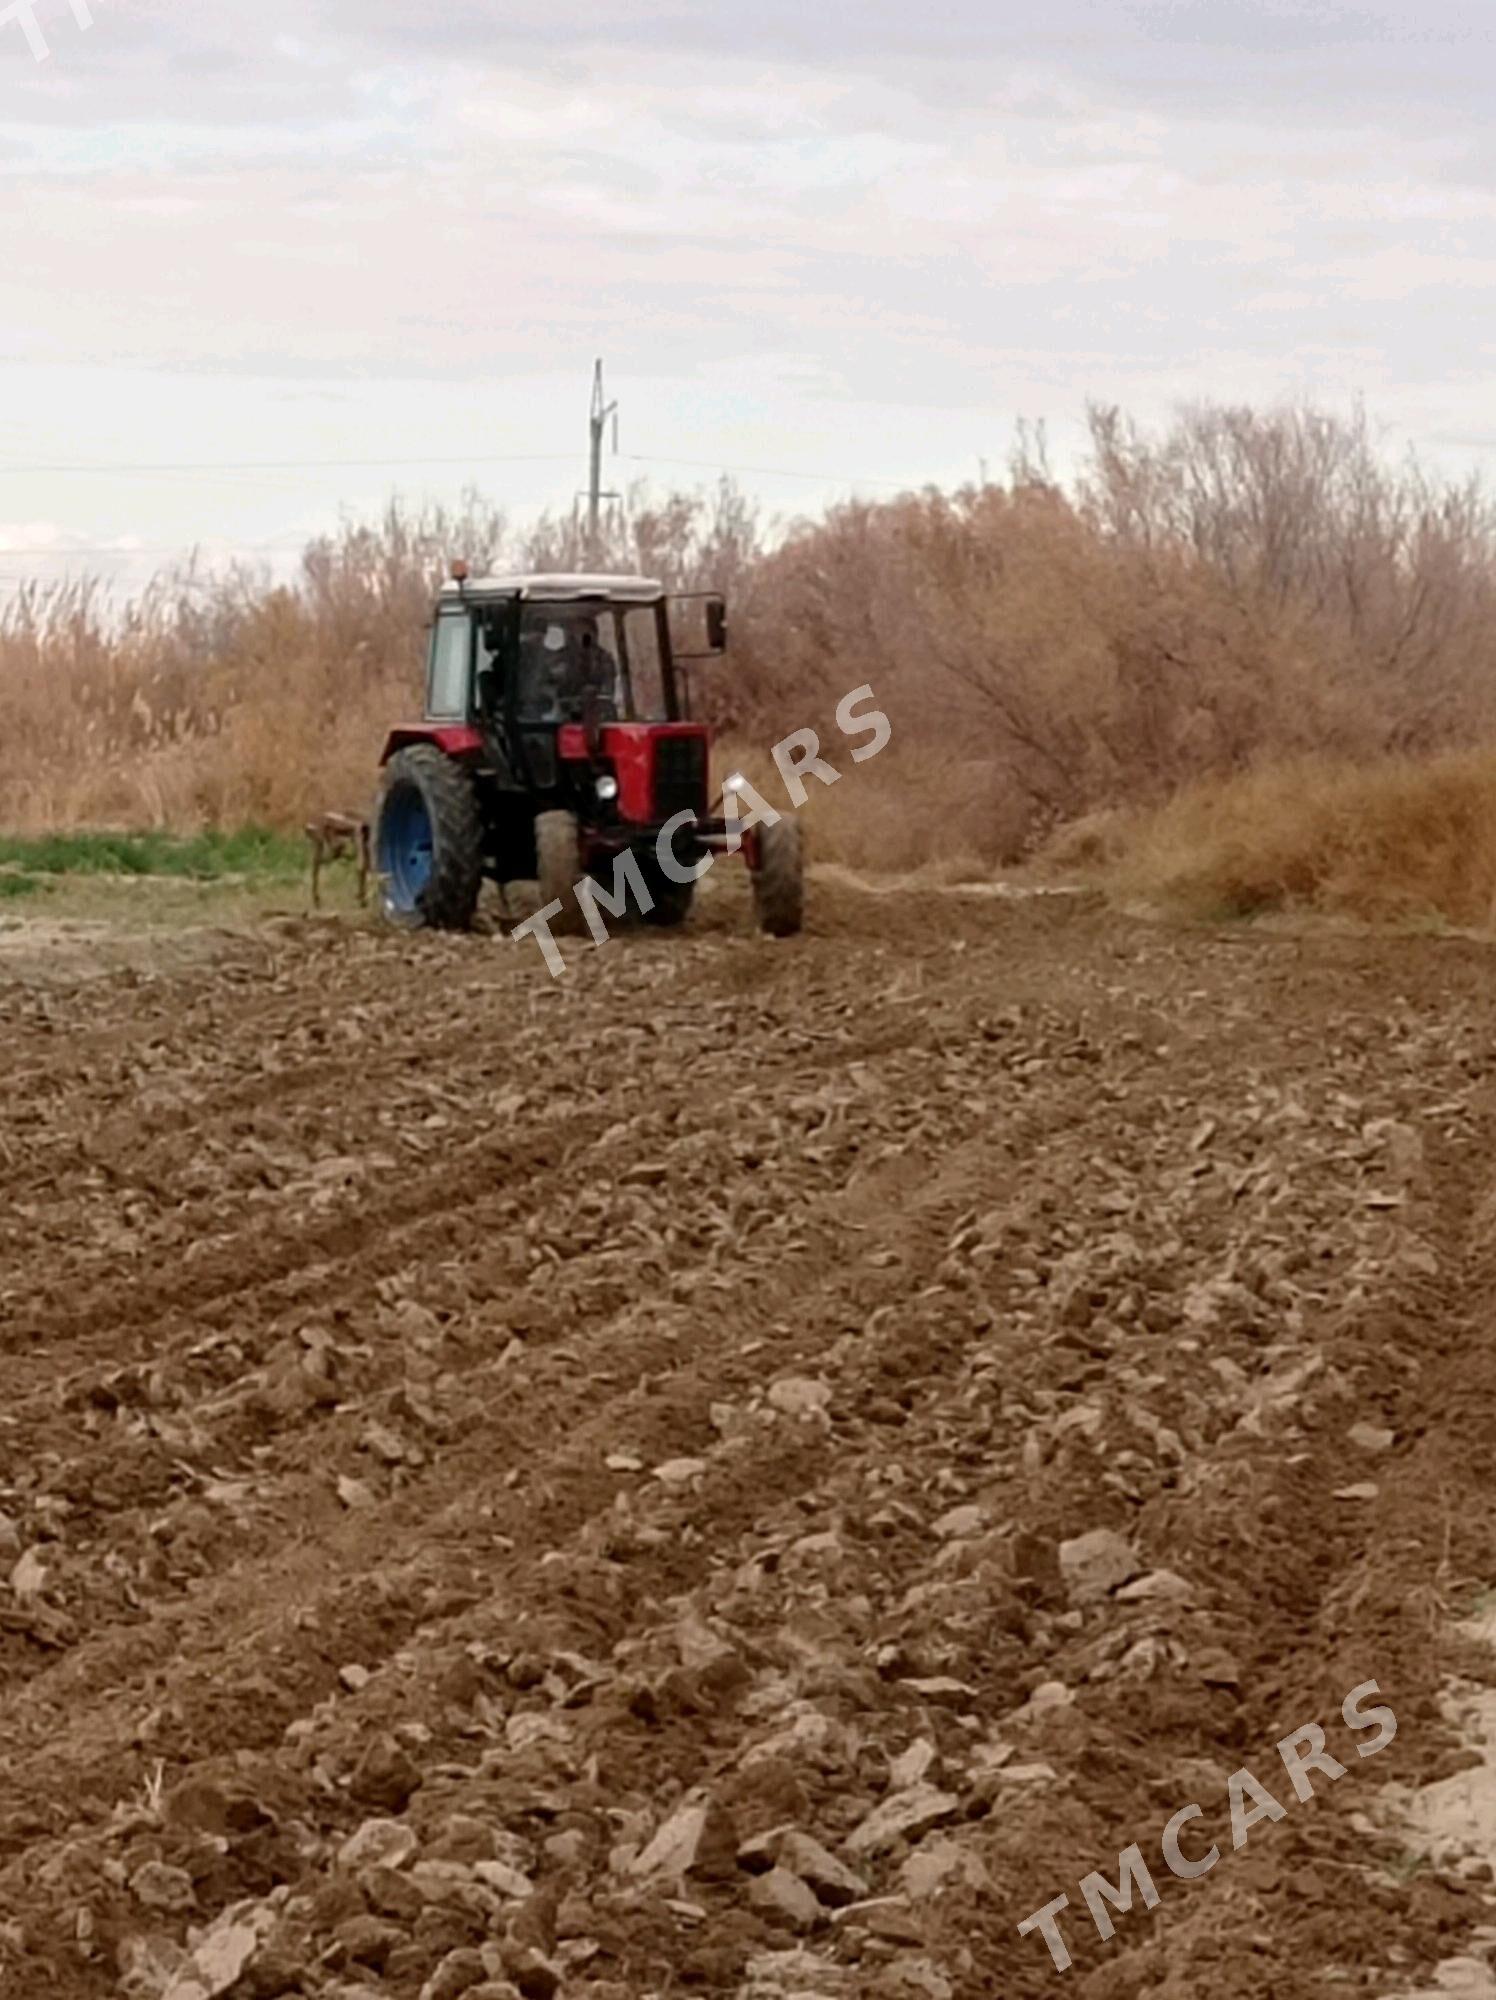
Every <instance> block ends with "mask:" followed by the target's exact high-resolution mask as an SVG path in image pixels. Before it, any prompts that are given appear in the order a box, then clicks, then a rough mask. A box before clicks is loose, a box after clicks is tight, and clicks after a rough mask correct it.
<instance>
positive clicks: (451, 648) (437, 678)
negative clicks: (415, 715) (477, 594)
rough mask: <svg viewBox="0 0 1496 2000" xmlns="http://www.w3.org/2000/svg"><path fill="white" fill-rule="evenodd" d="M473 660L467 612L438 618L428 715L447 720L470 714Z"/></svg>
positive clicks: (432, 659)
mask: <svg viewBox="0 0 1496 2000" xmlns="http://www.w3.org/2000/svg"><path fill="white" fill-rule="evenodd" d="M471 661H472V626H471V624H470V623H469V620H468V615H467V613H466V611H461V612H456V613H449V614H448V615H447V616H446V617H442V618H438V619H437V621H436V630H435V631H434V632H433V633H432V635H431V676H430V679H429V681H428V683H427V689H426V713H427V714H428V715H429V716H431V717H433V718H441V719H444V720H446V719H450V718H452V717H459V718H460V717H465V716H466V715H467V705H468V668H469V666H470V664H471Z"/></svg>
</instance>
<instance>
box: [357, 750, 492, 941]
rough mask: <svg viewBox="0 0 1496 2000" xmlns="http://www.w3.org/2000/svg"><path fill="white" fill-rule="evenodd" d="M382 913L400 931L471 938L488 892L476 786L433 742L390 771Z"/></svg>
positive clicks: (379, 839)
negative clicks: (480, 901)
mask: <svg viewBox="0 0 1496 2000" xmlns="http://www.w3.org/2000/svg"><path fill="white" fill-rule="evenodd" d="M374 865H375V867H376V868H377V869H378V871H379V876H380V899H379V900H380V907H381V909H382V911H383V913H384V916H385V919H386V921H387V922H389V923H392V924H394V925H396V926H397V928H399V929H400V930H422V929H427V930H442V931H465V930H467V929H469V928H470V927H471V925H472V921H473V913H474V911H475V910H476V909H477V907H478V891H479V890H480V889H481V887H482V886H483V823H482V819H481V817H480V815H479V812H478V799H477V795H476V793H475V792H474V789H473V781H472V779H471V778H470V777H469V775H468V773H467V772H466V771H465V770H463V768H462V766H461V765H460V764H454V763H453V761H452V759H451V758H450V757H448V756H447V755H446V754H445V753H444V752H443V751H441V750H438V749H437V748H436V747H435V746H434V745H433V744H430V743H417V744H413V745H412V746H411V747H410V748H409V749H408V750H399V751H397V752H396V753H395V755H394V756H393V757H391V759H390V761H389V763H388V764H386V766H385V769H384V784H383V787H382V789H381V791H380V795H379V805H378V808H377V811H376V814H375V824H374Z"/></svg>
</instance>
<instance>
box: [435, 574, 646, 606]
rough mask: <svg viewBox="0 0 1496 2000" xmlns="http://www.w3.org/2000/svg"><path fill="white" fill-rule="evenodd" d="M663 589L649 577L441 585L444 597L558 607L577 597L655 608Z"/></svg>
mask: <svg viewBox="0 0 1496 2000" xmlns="http://www.w3.org/2000/svg"><path fill="white" fill-rule="evenodd" d="M664 595H665V586H664V584H662V583H657V582H655V580H654V579H653V578H652V577H648V576H599V575H584V574H569V573H566V572H554V573H551V574H544V575H528V576H521V575H513V576H475V577H470V578H469V579H468V580H467V582H466V583H461V584H458V583H444V584H443V585H442V596H443V597H526V598H534V599H538V600H539V601H541V602H543V603H559V602H561V601H563V600H569V599H571V598H577V597H598V598H609V599H614V600H616V601H618V602H619V603H623V604H655V603H657V602H658V601H659V599H660V598H662V597H663V596H664Z"/></svg>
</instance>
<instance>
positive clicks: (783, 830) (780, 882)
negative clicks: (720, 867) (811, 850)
mask: <svg viewBox="0 0 1496 2000" xmlns="http://www.w3.org/2000/svg"><path fill="white" fill-rule="evenodd" d="M753 906H754V908H755V909H756V910H757V912H758V927H759V929H760V930H761V931H767V932H768V934H769V936H770V937H793V936H794V935H795V933H796V931H798V930H800V929H801V927H802V926H803V924H804V922H805V852H804V846H803V843H802V842H801V839H800V827H799V824H798V822H797V821H795V820H792V819H782V820H780V821H779V823H778V825H777V826H764V827H760V828H759V832H758V867H757V868H756V869H755V870H754V872H753Z"/></svg>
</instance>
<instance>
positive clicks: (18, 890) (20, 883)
mask: <svg viewBox="0 0 1496 2000" xmlns="http://www.w3.org/2000/svg"><path fill="white" fill-rule="evenodd" d="M46 886H47V885H46V883H45V882H38V880H37V879H36V877H35V876H34V875H13V874H9V873H3V872H0V903H18V902H19V901H20V900H21V898H22V897H23V896H36V895H39V894H40V893H41V891H42V890H43V889H45V888H46Z"/></svg>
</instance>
